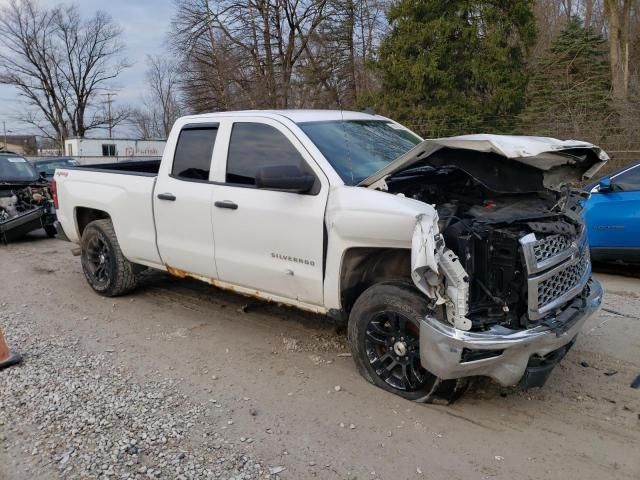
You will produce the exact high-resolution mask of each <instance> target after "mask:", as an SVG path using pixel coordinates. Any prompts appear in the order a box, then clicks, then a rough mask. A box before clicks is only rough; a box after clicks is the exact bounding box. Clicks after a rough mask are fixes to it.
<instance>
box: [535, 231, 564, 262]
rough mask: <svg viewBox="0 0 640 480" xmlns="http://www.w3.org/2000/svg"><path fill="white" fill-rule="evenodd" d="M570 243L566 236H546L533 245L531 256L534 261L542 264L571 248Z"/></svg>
mask: <svg viewBox="0 0 640 480" xmlns="http://www.w3.org/2000/svg"><path fill="white" fill-rule="evenodd" d="M571 242H572V239H571V238H570V237H568V236H566V235H548V236H546V237H544V238H541V239H540V240H536V241H535V242H534V243H533V245H532V247H533V254H534V256H535V257H536V261H537V262H538V263H542V262H544V261H545V260H548V259H549V258H552V257H555V256H556V255H559V254H561V253H562V252H564V251H565V250H566V249H568V248H569V247H570V246H571Z"/></svg>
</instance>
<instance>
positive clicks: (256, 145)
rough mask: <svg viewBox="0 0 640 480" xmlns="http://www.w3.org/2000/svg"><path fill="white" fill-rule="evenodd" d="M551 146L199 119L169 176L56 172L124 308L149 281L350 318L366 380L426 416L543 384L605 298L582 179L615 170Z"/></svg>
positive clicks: (344, 121) (58, 197)
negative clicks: (476, 393)
mask: <svg viewBox="0 0 640 480" xmlns="http://www.w3.org/2000/svg"><path fill="white" fill-rule="evenodd" d="M607 158H608V157H607V155H606V153H605V152H603V151H602V150H600V149H599V148H598V147H596V146H594V145H592V144H589V143H585V142H580V141H560V140H555V139H551V138H538V137H511V136H499V135H469V136H460V137H452V138H442V139H435V140H422V139H421V138H420V137H419V136H418V135H416V134H415V133H413V132H411V131H410V130H409V129H407V128H405V127H403V126H402V125H400V124H398V123H396V122H394V121H392V120H390V119H388V118H385V117H381V116H378V115H370V114H365V113H356V112H344V111H310V110H298V111H244V112H225V113H215V114H204V115H195V116H188V117H183V118H181V119H179V120H178V121H177V122H176V124H175V126H174V127H173V130H172V131H171V134H170V135H169V138H168V140H167V145H166V149H165V151H164V155H163V157H162V160H161V161H158V162H152V161H151V162H137V163H136V162H129V163H116V164H104V165H92V166H87V167H72V168H63V169H58V170H56V173H55V185H56V187H55V188H54V193H55V202H56V207H57V215H58V219H59V222H60V225H61V227H62V230H63V231H64V233H65V234H66V236H67V237H68V239H69V240H70V241H72V242H75V243H77V244H79V245H80V246H81V263H82V269H83V271H84V275H85V277H86V280H87V282H88V283H89V285H90V286H91V288H93V290H95V291H96V292H97V293H99V294H101V295H105V296H116V295H122V294H125V293H127V292H130V291H131V290H132V289H134V287H135V286H136V280H137V277H138V274H139V273H140V272H141V271H142V270H144V269H146V268H155V269H159V270H165V271H167V272H168V273H170V274H171V275H175V276H177V277H192V278H195V279H198V280H202V281H204V282H208V283H210V284H212V285H214V286H216V287H220V288H223V289H229V290H233V291H234V292H237V293H240V294H244V295H248V296H253V297H258V298H261V299H264V300H267V301H272V302H277V303H279V304H284V305H289V306H293V307H297V308H300V309H304V310H308V311H311V312H316V313H319V314H326V315H328V316H330V317H333V318H337V319H341V320H344V321H348V337H349V342H350V345H351V349H352V353H353V358H354V360H355V364H356V366H357V368H358V370H359V372H360V373H361V374H362V376H363V377H364V378H365V379H366V380H368V381H369V382H371V383H372V384H374V385H377V386H378V387H381V388H383V389H385V390H387V391H390V392H393V393H396V394H398V395H400V396H402V397H404V398H406V399H410V400H415V401H424V402H430V401H435V400H438V401H449V400H453V399H454V398H456V397H457V396H458V395H460V393H461V392H462V391H464V388H465V385H466V384H467V383H468V382H467V380H468V379H469V378H470V377H475V376H487V377H491V378H492V379H494V380H495V381H497V382H498V383H500V384H502V385H505V386H515V385H519V386H521V387H525V388H526V387H532V386H542V385H543V384H544V382H545V380H546V379H547V377H548V375H549V373H550V372H551V370H552V369H553V367H554V366H555V365H556V364H557V363H558V362H559V361H560V359H561V358H562V357H563V356H564V354H565V353H566V352H567V351H568V349H569V348H570V347H571V346H572V345H573V343H574V342H575V339H576V336H577V335H578V332H579V331H580V329H581V327H582V326H583V325H584V322H585V320H586V319H587V318H588V317H589V316H590V315H591V314H593V313H594V311H596V310H597V308H598V307H599V305H600V303H601V300H602V295H603V293H602V289H601V287H600V284H599V283H598V282H597V281H596V280H595V279H593V278H591V264H590V260H589V246H588V243H587V236H586V232H585V226H584V223H583V219H582V215H581V203H582V201H583V200H584V198H585V194H584V193H582V191H581V190H578V189H574V188H572V186H571V185H572V183H574V182H579V181H582V180H584V179H585V178H590V177H591V176H592V175H593V174H594V173H595V172H596V171H597V170H598V169H599V168H600V167H601V166H602V165H603V164H604V163H605V162H606V161H607Z"/></svg>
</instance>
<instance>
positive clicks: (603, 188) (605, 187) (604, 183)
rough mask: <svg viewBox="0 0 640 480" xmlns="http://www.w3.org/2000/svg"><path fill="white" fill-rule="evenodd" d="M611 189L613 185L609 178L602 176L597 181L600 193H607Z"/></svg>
mask: <svg viewBox="0 0 640 480" xmlns="http://www.w3.org/2000/svg"><path fill="white" fill-rule="evenodd" d="M612 191H613V186H612V185H611V179H610V178H603V179H602V180H600V182H599V183H598V192H600V193H609V192H612Z"/></svg>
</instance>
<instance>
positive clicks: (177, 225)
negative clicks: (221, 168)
mask: <svg viewBox="0 0 640 480" xmlns="http://www.w3.org/2000/svg"><path fill="white" fill-rule="evenodd" d="M217 134H218V124H217V123H194V124H188V125H185V126H184V127H182V129H181V130H180V133H179V136H178V139H177V143H176V147H175V153H174V157H173V162H172V163H171V166H170V167H166V168H167V170H165V171H161V172H160V174H159V175H158V178H157V181H156V186H155V189H154V195H153V211H154V218H155V224H156V234H157V245H158V253H159V254H160V258H161V259H162V262H163V263H164V265H165V266H167V267H170V268H173V269H177V270H181V271H183V272H185V273H191V274H197V275H201V276H205V277H209V278H217V271H216V266H215V258H214V251H215V246H214V237H213V227H212V225H211V208H212V207H211V204H212V198H213V189H214V185H213V184H212V183H211V182H210V181H209V175H210V172H211V162H212V158H213V153H214V147H215V145H216V138H217ZM167 148H169V146H167Z"/></svg>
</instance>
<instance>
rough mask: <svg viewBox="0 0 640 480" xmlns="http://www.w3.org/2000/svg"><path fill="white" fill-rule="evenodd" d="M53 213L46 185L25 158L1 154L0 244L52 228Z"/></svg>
mask: <svg viewBox="0 0 640 480" xmlns="http://www.w3.org/2000/svg"><path fill="white" fill-rule="evenodd" d="M54 221H55V210H54V209H53V204H52V200H51V193H50V190H49V186H48V183H47V182H46V181H43V180H41V179H40V177H39V175H38V174H37V172H36V171H35V169H34V168H33V166H32V165H31V164H30V163H29V162H28V161H27V160H26V159H24V158H22V157H19V156H15V155H8V154H0V243H5V244H6V243H8V242H11V241H13V240H16V239H19V238H21V237H23V236H24V235H26V234H27V233H29V232H31V231H33V230H37V229H39V228H45V229H51V228H53V222H54Z"/></svg>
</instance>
